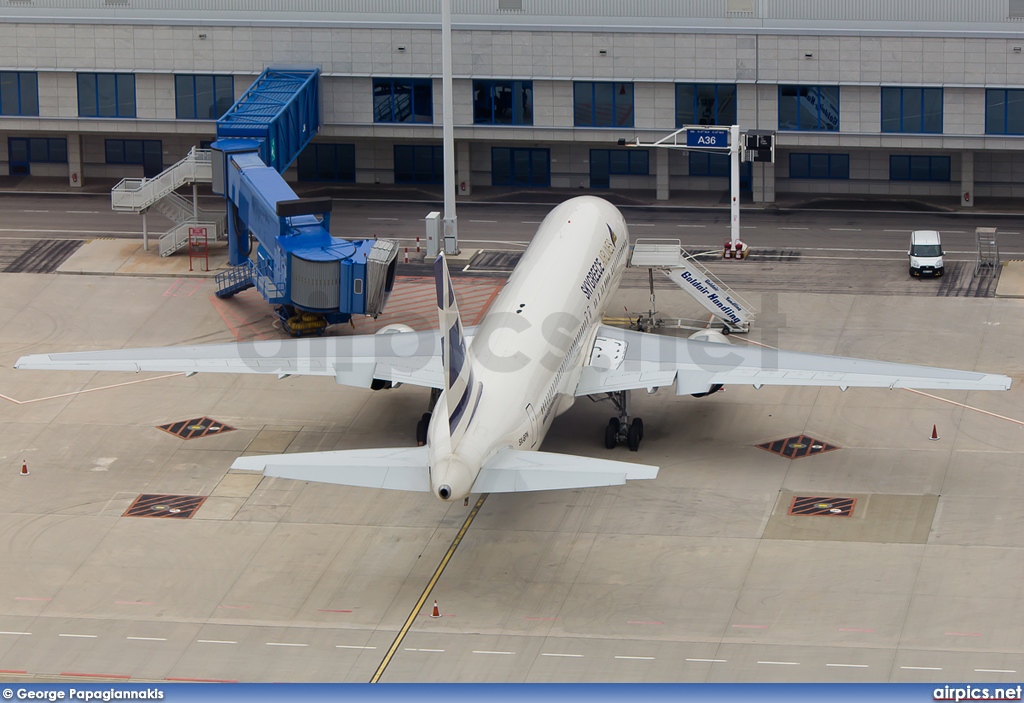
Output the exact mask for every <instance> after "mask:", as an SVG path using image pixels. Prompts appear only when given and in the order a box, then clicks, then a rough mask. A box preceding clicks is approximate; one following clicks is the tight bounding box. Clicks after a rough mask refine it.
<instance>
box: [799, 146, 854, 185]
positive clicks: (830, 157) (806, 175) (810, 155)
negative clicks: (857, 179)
mask: <svg viewBox="0 0 1024 703" xmlns="http://www.w3.org/2000/svg"><path fill="white" fill-rule="evenodd" d="M821 158H824V159H825V174H826V175H816V174H815V173H814V167H813V164H812V161H813V160H814V159H821ZM800 160H806V162H807V163H806V169H804V171H803V173H798V175H793V173H794V169H793V165H794V161H800ZM843 161H845V168H842V162H843ZM837 171H838V172H840V174H841V175H835V174H836V172H837ZM789 178H792V179H797V180H816V181H821V180H829V181H848V180H850V155H849V154H842V153H823V152H805V151H794V152H792V153H790V155H789Z"/></svg>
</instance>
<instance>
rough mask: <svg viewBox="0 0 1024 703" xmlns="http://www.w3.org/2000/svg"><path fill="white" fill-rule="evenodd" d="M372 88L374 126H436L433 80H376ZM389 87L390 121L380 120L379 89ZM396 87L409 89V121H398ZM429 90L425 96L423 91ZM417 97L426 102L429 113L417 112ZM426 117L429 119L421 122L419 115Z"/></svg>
mask: <svg viewBox="0 0 1024 703" xmlns="http://www.w3.org/2000/svg"><path fill="white" fill-rule="evenodd" d="M372 85H373V88H372V92H371V95H372V104H373V122H374V124H434V81H433V79H432V78H374V79H373V84H372ZM384 86H387V87H388V96H387V97H388V111H389V114H390V119H378V116H377V105H378V97H379V96H378V95H377V89H378V88H383V87H384ZM395 86H401V87H404V88H408V93H409V112H408V114H409V119H405V120H396V119H395V115H396V105H395V102H396V98H395ZM424 89H426V90H427V94H426V95H425V96H424V95H423V90H424ZM417 95H419V96H420V98H419V99H420V100H423V101H424V102H426V104H427V105H428V106H429V108H430V111H429V113H421V112H418V111H417V97H416V96H417ZM421 114H422V115H426V116H427V117H428V118H429V119H424V120H419V119H417V115H421Z"/></svg>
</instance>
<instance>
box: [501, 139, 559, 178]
mask: <svg viewBox="0 0 1024 703" xmlns="http://www.w3.org/2000/svg"><path fill="white" fill-rule="evenodd" d="M501 151H506V152H508V165H509V168H508V180H507V181H497V180H495V177H494V174H495V168H494V164H495V162H496V161H497V159H495V154H496V153H497V152H501ZM523 155H525V156H526V157H527V158H528V160H529V167H528V170H529V174H530V177H529V179H528V182H526V183H522V182H517V181H516V179H515V172H516V171H515V160H516V157H517V156H523ZM541 156H543V160H544V162H545V169H544V171H545V173H544V179H543V180H534V175H535V164H534V159H535V158H539V157H541ZM491 185H492V186H496V187H499V188H508V187H517V188H549V187H550V186H551V149H548V148H544V147H515V146H492V147H491Z"/></svg>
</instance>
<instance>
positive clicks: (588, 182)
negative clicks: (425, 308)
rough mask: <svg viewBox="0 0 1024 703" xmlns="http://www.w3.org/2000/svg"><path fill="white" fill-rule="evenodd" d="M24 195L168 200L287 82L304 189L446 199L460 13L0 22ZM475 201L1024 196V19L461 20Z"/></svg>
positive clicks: (561, 5)
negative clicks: (174, 185)
mask: <svg viewBox="0 0 1024 703" xmlns="http://www.w3.org/2000/svg"><path fill="white" fill-rule="evenodd" d="M0 7H2V14H3V17H2V19H0V176H2V175H8V174H9V175H11V176H23V177H30V178H36V177H51V178H52V177H60V178H67V179H68V182H69V183H70V184H71V186H73V187H75V186H81V185H82V184H83V183H85V182H88V181H90V179H119V178H122V177H136V178H137V177H143V176H147V177H148V176H153V175H156V174H157V173H159V172H160V171H161V170H162V169H164V168H165V167H167V166H170V165H171V164H173V163H174V162H176V161H177V160H178V159H180V158H182V157H183V156H184V155H185V154H186V153H187V152H189V150H190V149H191V148H192V147H196V146H200V147H201V146H206V145H207V144H208V143H209V142H210V141H211V140H213V139H214V134H215V129H216V120H217V118H218V117H220V116H221V115H222V114H223V113H224V112H225V111H226V110H227V109H228V108H229V107H230V106H231V104H232V103H233V101H234V100H235V99H236V98H237V97H238V96H240V95H242V93H244V91H245V90H246V88H247V87H248V86H249V85H250V83H251V82H252V81H253V79H255V78H256V77H257V76H258V75H259V74H260V73H261V71H262V70H263V69H264V68H266V67H268V66H304V67H310V66H312V67H317V68H319V69H320V100H321V108H320V109H321V121H322V127H321V130H320V133H319V135H318V136H317V137H316V139H315V140H314V141H313V143H311V144H310V145H309V146H308V147H307V148H306V149H305V151H303V153H302V154H301V155H300V156H299V158H298V159H297V160H296V163H295V164H294V165H293V166H292V167H291V169H289V171H288V172H287V173H286V178H287V179H288V180H292V181H317V182H322V183H324V184H325V185H328V184H337V185H338V186H340V187H344V185H345V184H381V186H382V187H386V186H387V185H389V184H440V183H441V181H442V176H443V166H442V147H441V131H442V127H441V122H442V120H441V54H442V51H441V30H440V11H441V4H440V0H288V2H282V1H281V0H265V1H261V2H256V1H255V0H188V1H186V0H0ZM452 11H453V16H452V17H453V19H452V25H453V34H452V36H453V73H454V124H455V140H456V163H457V171H456V181H457V192H458V193H459V194H461V195H468V194H470V193H471V192H472V190H473V188H474V187H484V186H486V187H497V188H509V189H521V188H572V189H582V190H584V191H590V192H596V193H600V192H602V191H605V192H606V191H607V190H608V189H611V190H615V191H630V190H640V191H647V192H648V193H656V194H657V197H658V198H659V199H667V198H669V197H670V196H671V194H672V193H673V192H680V191H688V190H705V191H723V192H724V191H727V190H728V187H729V179H728V176H729V164H728V157H727V156H725V155H723V154H720V153H710V152H707V151H704V152H700V151H686V150H676V149H655V148H646V149H645V148H622V147H620V146H618V145H617V142H618V140H619V139H626V140H629V141H633V140H635V139H637V138H639V139H640V141H641V142H642V143H649V142H653V141H655V140H657V139H660V138H662V137H665V136H666V135H668V134H669V133H671V132H673V131H674V130H676V129H678V128H680V127H682V126H685V125H728V124H733V123H736V124H739V125H740V128H741V130H742V131H746V130H754V129H757V130H766V131H769V132H775V133H776V134H775V159H774V162H773V163H763V162H758V163H744V164H743V168H742V170H741V188H742V189H743V190H745V191H749V192H751V193H752V197H753V199H754V201H756V202H774V201H775V200H776V198H777V197H779V196H783V195H786V194H801V195H804V196H811V197H814V196H827V197H846V196H848V195H854V196H860V195H878V196H893V197H901V198H915V199H925V200H927V199H929V198H932V199H942V200H943V201H945V202H949V201H950V199H959V202H960V204H961V205H962V206H965V207H969V206H972V205H973V204H974V203H975V202H976V201H977V200H978V199H981V200H982V201H983V202H984V200H985V199H986V198H992V197H1020V196H1022V195H1024V51H1022V49H1024V0H973V1H972V2H963V1H962V0H858V1H857V2H843V3H839V2H823V1H822V0H649V1H647V2H643V3H628V2H621V1H619V2H616V1H613V0H452Z"/></svg>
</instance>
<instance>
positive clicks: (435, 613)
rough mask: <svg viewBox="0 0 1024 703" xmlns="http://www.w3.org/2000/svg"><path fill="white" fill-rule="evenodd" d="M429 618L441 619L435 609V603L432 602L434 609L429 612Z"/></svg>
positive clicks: (439, 613)
mask: <svg viewBox="0 0 1024 703" xmlns="http://www.w3.org/2000/svg"><path fill="white" fill-rule="evenodd" d="M430 617H432V618H439V617H441V611H440V610H438V609H437V601H436V600H435V601H434V609H433V610H431V611H430Z"/></svg>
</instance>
